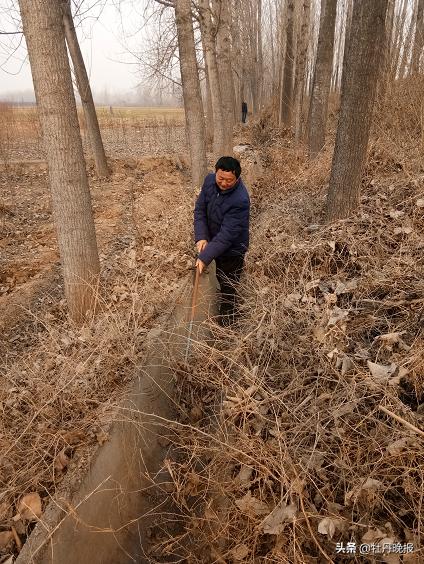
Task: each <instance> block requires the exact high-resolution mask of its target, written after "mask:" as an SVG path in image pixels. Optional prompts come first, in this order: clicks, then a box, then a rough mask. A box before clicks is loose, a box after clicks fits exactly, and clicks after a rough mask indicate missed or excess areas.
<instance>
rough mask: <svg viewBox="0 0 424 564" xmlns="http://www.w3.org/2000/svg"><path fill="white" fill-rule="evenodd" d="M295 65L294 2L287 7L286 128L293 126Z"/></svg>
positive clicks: (282, 113)
mask: <svg viewBox="0 0 424 564" xmlns="http://www.w3.org/2000/svg"><path fill="white" fill-rule="evenodd" d="M293 63H294V0H288V5H287V39H286V56H285V60H284V76H283V88H282V94H281V99H282V107H281V120H282V122H283V123H284V125H286V126H290V125H291V116H292V104H293V66H294V65H293Z"/></svg>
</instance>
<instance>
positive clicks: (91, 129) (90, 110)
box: [63, 0, 109, 177]
mask: <svg viewBox="0 0 424 564" xmlns="http://www.w3.org/2000/svg"><path fill="white" fill-rule="evenodd" d="M63 23H64V28H65V37H66V43H67V45H68V49H69V53H70V55H71V59H72V65H73V67H74V72H75V78H76V83H77V88H78V92H79V95H80V98H81V103H82V107H83V110H84V115H85V120H86V123H87V131H88V138H89V140H90V145H91V150H92V151H93V157H94V162H95V163H96V170H97V174H98V175H99V176H105V177H106V176H109V170H108V167H107V161H106V155H105V150H104V147H103V141H102V136H101V134H100V128H99V122H98V120H97V114H96V108H95V106H94V100H93V95H92V93H91V87H90V82H89V80H88V75H87V70H86V68H85V64H84V58H83V56H82V53H81V49H80V46H79V43H78V37H77V34H76V31H75V26H74V21H73V19H72V13H71V6H70V0H65V2H64V5H63Z"/></svg>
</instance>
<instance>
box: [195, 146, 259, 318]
mask: <svg viewBox="0 0 424 564" xmlns="http://www.w3.org/2000/svg"><path fill="white" fill-rule="evenodd" d="M240 174H241V166H240V163H239V161H238V160H237V159H234V158H233V157H221V158H220V159H219V160H218V162H217V163H216V165H215V174H213V173H211V174H208V175H207V176H206V178H205V180H204V182H203V186H202V190H201V192H200V195H199V197H198V198H197V201H196V205H195V209H194V236H195V242H196V247H197V251H198V253H199V255H198V259H197V262H196V267H197V268H198V269H199V271H200V274H201V273H202V272H203V270H204V269H205V268H206V266H207V265H208V264H210V263H211V262H212V261H213V260H215V264H216V277H217V279H218V282H219V285H220V293H221V296H220V298H221V299H220V322H221V323H222V324H224V325H227V324H229V323H232V322H233V321H234V317H235V314H236V313H237V311H236V309H237V307H236V306H237V289H236V285H237V284H238V282H239V280H240V276H241V273H242V271H243V265H244V255H245V253H246V251H247V249H248V246H249V211H250V199H249V194H248V192H247V189H246V187H245V185H244V184H243V181H242V179H241V178H240Z"/></svg>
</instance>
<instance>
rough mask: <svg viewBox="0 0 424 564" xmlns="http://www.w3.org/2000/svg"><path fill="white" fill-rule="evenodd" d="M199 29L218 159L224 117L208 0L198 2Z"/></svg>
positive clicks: (221, 142) (214, 143)
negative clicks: (207, 77) (206, 69)
mask: <svg viewBox="0 0 424 564" xmlns="http://www.w3.org/2000/svg"><path fill="white" fill-rule="evenodd" d="M199 12H200V28H201V35H202V43H203V45H204V48H205V53H206V64H207V67H208V75H209V84H210V90H211V102H212V113H213V125H214V127H213V148H212V151H213V154H214V157H216V158H218V157H219V156H221V155H223V154H224V117H223V113H222V101H221V87H220V81H219V72H218V65H217V62H216V47H215V39H214V32H213V29H212V18H211V12H210V8H209V1H208V0H200V5H199Z"/></svg>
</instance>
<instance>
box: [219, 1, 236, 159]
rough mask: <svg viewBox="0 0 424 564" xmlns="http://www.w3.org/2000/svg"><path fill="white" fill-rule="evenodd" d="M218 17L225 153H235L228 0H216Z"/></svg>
mask: <svg viewBox="0 0 424 564" xmlns="http://www.w3.org/2000/svg"><path fill="white" fill-rule="evenodd" d="M214 5H215V6H216V8H215V9H216V12H215V15H216V17H217V19H218V22H217V23H218V29H217V33H216V49H217V64H218V69H219V76H220V84H221V101H222V114H223V122H224V153H225V154H226V155H232V153H233V126H234V99H235V96H234V81H233V69H232V65H231V33H230V30H231V26H230V23H231V17H230V11H229V5H228V0H215V2H214Z"/></svg>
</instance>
